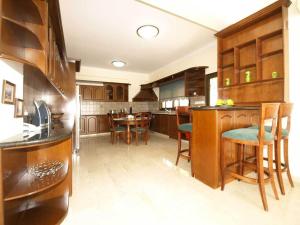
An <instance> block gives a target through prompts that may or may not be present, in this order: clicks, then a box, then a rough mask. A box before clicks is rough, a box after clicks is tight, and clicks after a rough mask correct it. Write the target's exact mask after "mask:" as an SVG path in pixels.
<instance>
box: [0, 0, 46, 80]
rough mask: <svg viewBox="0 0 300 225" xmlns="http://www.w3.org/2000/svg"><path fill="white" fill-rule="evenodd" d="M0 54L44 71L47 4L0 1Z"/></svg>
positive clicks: (16, 0) (42, 2)
mask: <svg viewBox="0 0 300 225" xmlns="http://www.w3.org/2000/svg"><path fill="white" fill-rule="evenodd" d="M0 10H1V13H0V15H1V18H0V28H1V30H0V38H1V45H0V57H1V58H6V59H10V60H14V61H18V62H21V63H25V64H29V65H32V66H34V67H37V68H38V69H39V70H40V71H42V72H43V73H44V74H47V55H48V54H47V47H48V46H47V43H48V16H47V15H48V5H47V1H42V0H14V1H12V0H2V1H1V4H0Z"/></svg>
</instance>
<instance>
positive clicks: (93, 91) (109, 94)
mask: <svg viewBox="0 0 300 225" xmlns="http://www.w3.org/2000/svg"><path fill="white" fill-rule="evenodd" d="M79 90H80V94H81V96H82V100H93V101H108V102H127V101H128V84H111V83H106V84H104V86H92V85H80V89H79Z"/></svg>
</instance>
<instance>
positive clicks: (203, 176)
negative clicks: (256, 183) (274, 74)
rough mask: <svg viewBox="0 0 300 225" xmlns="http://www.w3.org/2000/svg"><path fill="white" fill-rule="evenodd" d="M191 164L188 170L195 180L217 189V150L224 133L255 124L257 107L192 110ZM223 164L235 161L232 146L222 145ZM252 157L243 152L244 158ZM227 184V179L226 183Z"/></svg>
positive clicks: (218, 176)
mask: <svg viewBox="0 0 300 225" xmlns="http://www.w3.org/2000/svg"><path fill="white" fill-rule="evenodd" d="M192 113H193V121H192V124H193V130H192V150H191V161H192V171H193V174H194V176H195V178H196V179H198V180H200V181H202V182H203V183H205V184H207V185H208V186H210V187H212V188H218V187H219V186H220V182H221V173H220V148H221V136H222V133H223V132H224V131H227V130H231V129H235V128H242V127H248V126H251V125H253V124H257V123H258V120H259V107H254V106H220V107H210V106H207V107H194V108H192ZM224 147H225V148H226V151H225V152H226V154H227V155H226V161H227V162H228V163H231V162H235V161H236V159H237V154H236V152H237V151H236V150H235V148H236V146H235V145H233V144H226V145H225V146H224ZM253 154H254V151H253V150H252V149H250V148H249V149H246V156H247V155H248V156H251V155H253ZM227 182H229V180H228V181H227Z"/></svg>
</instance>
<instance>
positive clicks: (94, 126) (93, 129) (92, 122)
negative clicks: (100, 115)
mask: <svg viewBox="0 0 300 225" xmlns="http://www.w3.org/2000/svg"><path fill="white" fill-rule="evenodd" d="M86 126H87V133H88V134H96V133H98V119H97V116H87V119H86Z"/></svg>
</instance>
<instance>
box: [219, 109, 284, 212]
mask: <svg viewBox="0 0 300 225" xmlns="http://www.w3.org/2000/svg"><path fill="white" fill-rule="evenodd" d="M278 109H279V103H263V104H261V108H260V122H259V127H258V129H251V128H240V129H234V130H229V131H226V132H224V133H223V134H222V146H221V175H222V185H221V190H222V191H223V190H224V188H225V178H226V175H227V174H229V175H230V176H232V177H234V178H237V179H239V180H242V181H245V182H247V183H250V184H258V186H259V191H260V195H261V199H262V203H263V207H264V210H265V211H268V203H267V198H266V192H265V182H270V183H271V186H272V189H273V192H274V195H275V198H276V199H277V200H278V199H279V198H278V193H277V190H276V186H275V182H274V172H273V145H274V140H275V130H276V120H277V116H278ZM266 120H272V126H271V130H270V132H268V131H265V129H264V123H265V121H266ZM226 141H229V142H231V143H235V144H239V145H240V147H241V148H240V151H239V154H238V155H239V157H238V158H239V159H238V162H236V163H233V164H231V165H226V162H225V158H226V157H225V149H224V146H225V145H224V144H225V142H226ZM245 145H248V146H254V147H255V151H256V157H255V162H254V163H253V162H249V161H248V160H245V159H244V157H243V155H244V154H243V152H244V146H245ZM264 146H267V147H268V168H264V166H263V160H264V158H263V150H264ZM236 165H238V168H239V170H238V171H237V172H236V171H230V170H229V168H230V167H232V166H236ZM246 166H248V167H250V168H252V169H254V170H255V171H256V172H257V178H250V177H247V176H244V174H243V173H244V167H246ZM264 174H266V175H267V178H264Z"/></svg>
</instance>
